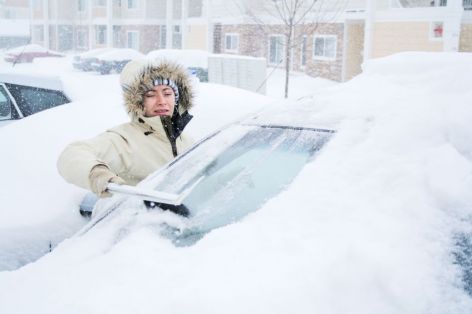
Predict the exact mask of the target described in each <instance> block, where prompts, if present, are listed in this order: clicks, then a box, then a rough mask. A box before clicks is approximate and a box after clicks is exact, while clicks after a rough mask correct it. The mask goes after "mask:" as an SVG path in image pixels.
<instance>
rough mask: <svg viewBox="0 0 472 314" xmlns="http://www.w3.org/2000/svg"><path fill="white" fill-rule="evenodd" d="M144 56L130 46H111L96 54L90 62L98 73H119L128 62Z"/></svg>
mask: <svg viewBox="0 0 472 314" xmlns="http://www.w3.org/2000/svg"><path fill="white" fill-rule="evenodd" d="M144 57H145V55H144V54H142V53H140V52H139V51H137V50H134V49H131V48H112V49H110V50H109V51H105V52H103V53H100V54H98V55H97V56H96V58H95V60H93V61H92V62H91V67H92V70H93V71H96V72H99V73H100V74H110V73H111V72H115V73H121V70H123V68H124V67H125V65H126V64H127V63H128V62H130V61H132V60H135V59H141V58H144Z"/></svg>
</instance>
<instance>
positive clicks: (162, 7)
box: [146, 0, 166, 19]
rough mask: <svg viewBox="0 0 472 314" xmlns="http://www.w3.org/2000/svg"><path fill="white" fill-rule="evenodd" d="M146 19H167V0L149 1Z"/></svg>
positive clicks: (147, 2)
mask: <svg viewBox="0 0 472 314" xmlns="http://www.w3.org/2000/svg"><path fill="white" fill-rule="evenodd" d="M146 17H148V18H153V19H165V18H166V0H147V1H146Z"/></svg>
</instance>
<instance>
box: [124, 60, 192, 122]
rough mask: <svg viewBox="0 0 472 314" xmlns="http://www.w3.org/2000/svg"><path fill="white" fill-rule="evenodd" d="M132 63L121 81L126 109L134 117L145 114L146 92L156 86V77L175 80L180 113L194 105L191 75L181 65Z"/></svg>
mask: <svg viewBox="0 0 472 314" xmlns="http://www.w3.org/2000/svg"><path fill="white" fill-rule="evenodd" d="M130 63H131V64H130ZM130 63H128V64H127V65H126V67H125V68H124V69H123V72H122V73H121V74H122V75H121V78H120V81H121V87H122V89H123V98H124V103H125V107H126V111H127V112H128V114H129V115H130V116H131V117H132V118H133V119H136V118H138V117H140V116H142V115H143V113H144V105H143V100H144V94H145V93H146V92H147V91H149V90H150V89H152V88H153V87H154V80H156V79H169V80H172V81H174V82H175V84H176V85H177V87H178V89H179V101H178V103H177V104H176V107H177V108H178V110H179V113H183V112H185V111H186V110H188V109H190V108H191V107H192V106H193V98H194V92H193V88H192V85H191V82H190V77H189V74H188V73H187V71H186V70H185V69H184V68H183V67H182V66H181V65H179V64H177V63H174V62H171V61H162V62H149V61H144V62H143V61H131V62H130ZM127 68H128V69H127Z"/></svg>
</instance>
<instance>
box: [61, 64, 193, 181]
mask: <svg viewBox="0 0 472 314" xmlns="http://www.w3.org/2000/svg"><path fill="white" fill-rule="evenodd" d="M125 70H126V68H125ZM125 70H124V72H123V73H122V77H121V85H122V87H123V95H124V99H125V107H126V109H127V112H128V114H129V115H130V117H131V122H129V123H125V124H122V125H119V126H117V127H114V128H112V129H110V130H107V131H106V132H104V133H102V134H100V135H98V136H97V137H95V138H92V139H90V140H84V141H78V142H75V143H72V144H70V145H69V146H67V147H66V149H65V150H64V151H63V152H62V154H61V155H60V157H59V160H58V164H57V166H58V170H59V173H60V174H61V175H62V176H63V177H64V179H65V180H66V181H67V182H69V183H73V184H75V185H78V186H80V187H83V188H86V189H89V190H90V189H91V182H90V178H89V175H90V173H91V170H92V169H93V168H94V167H95V166H97V165H105V166H107V167H108V168H109V169H110V170H111V171H112V172H114V173H115V174H116V175H118V176H119V177H121V178H122V179H124V180H125V181H126V184H129V185H136V184H137V183H138V182H140V181H141V180H143V179H144V178H145V177H146V176H148V175H149V174H150V173H152V172H154V171H155V170H157V169H159V168H161V167H162V166H163V165H164V164H166V163H167V162H169V161H170V160H172V159H173V158H174V155H176V153H177V154H180V153H181V152H182V151H184V150H185V149H186V148H188V147H189V146H190V145H191V144H192V140H191V139H190V138H189V137H187V136H186V135H185V134H180V135H179V136H178V137H176V138H175V147H174V151H173V148H172V144H171V140H169V138H170V136H169V134H174V133H173V129H172V127H171V123H170V122H171V120H170V117H167V118H161V117H151V118H145V117H144V116H143V112H144V109H143V108H144V106H143V95H144V93H145V92H146V91H148V90H149V89H151V88H152V86H153V80H154V79H156V78H157V77H164V78H169V79H172V80H173V81H174V82H175V83H176V85H177V86H178V89H179V101H178V107H176V108H178V112H179V113H180V114H182V115H185V114H186V112H187V110H188V109H189V108H190V107H191V106H192V100H193V93H192V89H191V85H190V83H189V79H188V76H187V73H186V72H185V70H183V69H182V68H181V67H179V66H177V65H175V64H172V63H165V64H161V65H160V66H159V67H157V68H156V67H155V66H145V67H143V66H142V65H141V66H140V65H139V64H138V66H136V65H134V68H133V69H132V71H133V73H134V72H136V71H137V73H138V75H131V74H129V73H125ZM133 73H132V74H133ZM124 75H125V77H124ZM173 119H174V118H173ZM172 121H173V122H174V120H172ZM187 122H188V121H187ZM174 137H175V136H174ZM175 150H176V151H175Z"/></svg>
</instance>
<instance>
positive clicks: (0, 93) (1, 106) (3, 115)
mask: <svg viewBox="0 0 472 314" xmlns="http://www.w3.org/2000/svg"><path fill="white" fill-rule="evenodd" d="M9 119H11V101H10V98H9V96H8V94H7V92H6V90H5V88H4V87H3V86H1V85H0V120H9Z"/></svg>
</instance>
